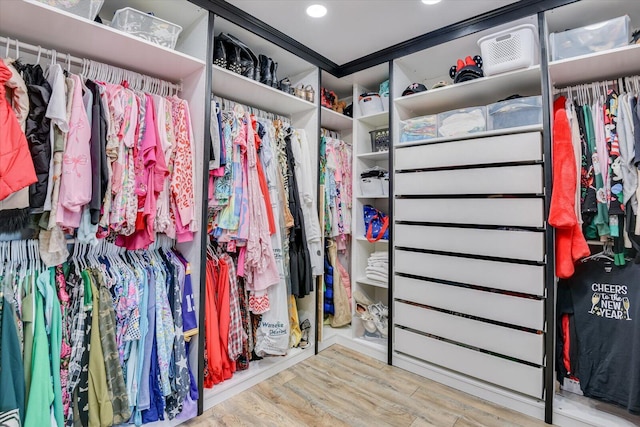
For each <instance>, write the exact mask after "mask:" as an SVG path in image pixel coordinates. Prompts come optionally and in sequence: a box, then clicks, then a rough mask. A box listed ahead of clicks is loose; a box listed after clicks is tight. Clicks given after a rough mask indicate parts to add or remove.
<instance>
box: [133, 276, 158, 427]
mask: <svg viewBox="0 0 640 427" xmlns="http://www.w3.org/2000/svg"><path fill="white" fill-rule="evenodd" d="M144 276H145V280H143V281H142V283H141V284H140V341H138V360H137V362H138V366H137V368H136V375H137V381H136V383H137V384H138V390H137V393H136V401H135V402H130V404H131V405H132V408H131V410H132V412H133V410H134V407H135V408H137V407H139V405H140V399H141V397H143V396H142V393H143V392H142V390H143V388H145V385H146V386H147V398H148V396H149V394H148V392H149V389H148V384H149V382H148V381H146V379H147V378H148V376H149V374H148V373H147V375H146V376H145V375H144V373H143V371H144V365H145V364H147V365H149V364H150V362H151V360H150V359H149V358H148V357H145V356H147V355H150V354H151V351H149V352H148V353H147V352H146V346H145V344H146V341H147V339H146V338H147V334H148V331H149V317H148V316H147V315H146V314H147V307H148V305H149V283H151V282H153V275H152V274H150V273H149V270H145V275H144ZM154 319H155V317H154ZM149 350H150V349H149ZM147 372H148V371H147ZM133 421H134V423H135V424H136V425H137V426H139V425H141V424H142V413H141V411H140V410H136V411H135V412H134V417H133Z"/></svg>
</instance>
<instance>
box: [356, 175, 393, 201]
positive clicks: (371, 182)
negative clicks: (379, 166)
mask: <svg viewBox="0 0 640 427" xmlns="http://www.w3.org/2000/svg"><path fill="white" fill-rule="evenodd" d="M388 182H389V181H387V186H388ZM360 192H361V193H362V196H363V197H378V196H382V195H384V193H383V190H382V177H368V178H360ZM387 193H388V190H387Z"/></svg>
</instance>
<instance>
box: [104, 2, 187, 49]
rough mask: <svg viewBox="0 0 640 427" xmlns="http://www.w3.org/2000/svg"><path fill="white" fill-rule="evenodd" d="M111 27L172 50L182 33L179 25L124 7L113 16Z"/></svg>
mask: <svg viewBox="0 0 640 427" xmlns="http://www.w3.org/2000/svg"><path fill="white" fill-rule="evenodd" d="M111 26H112V27H113V28H117V29H118V30H122V31H124V32H126V33H129V34H132V35H134V36H136V37H140V38H141V39H144V40H147V41H150V42H152V43H155V44H159V45H160V46H164V47H168V48H170V49H173V48H175V47H176V42H177V41H178V36H179V35H180V32H181V31H182V27H181V26H180V25H176V24H173V23H171V22H169V21H165V20H164V19H160V18H156V17H155V16H152V15H149V14H146V13H143V12H140V11H139V10H135V9H132V8H130V7H125V8H124V9H119V10H117V11H116V13H115V14H114V15H113V21H111Z"/></svg>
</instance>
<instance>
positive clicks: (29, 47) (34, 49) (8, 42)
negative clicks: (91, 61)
mask: <svg viewBox="0 0 640 427" xmlns="http://www.w3.org/2000/svg"><path fill="white" fill-rule="evenodd" d="M0 45H4V46H6V49H7V50H9V49H10V48H11V46H12V45H13V46H15V49H16V51H18V50H19V49H24V50H26V51H29V52H31V53H36V54H38V55H40V54H43V53H44V54H45V55H48V56H49V57H51V56H52V55H53V49H45V48H43V47H42V46H36V45H33V44H29V43H25V42H21V41H20V40H17V39H11V38H9V37H3V36H0ZM56 55H57V56H58V57H61V58H62V59H63V60H65V61H69V62H71V63H73V64H75V65H82V58H78V57H77V56H72V55H70V54H68V53H60V52H56ZM5 56H8V55H6V54H5ZM16 56H17V55H16Z"/></svg>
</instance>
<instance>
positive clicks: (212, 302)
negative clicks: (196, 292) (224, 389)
mask: <svg viewBox="0 0 640 427" xmlns="http://www.w3.org/2000/svg"><path fill="white" fill-rule="evenodd" d="M217 276H218V275H217V272H216V266H215V261H214V260H212V259H207V279H206V289H205V309H204V310H205V311H204V337H205V341H206V352H207V363H208V370H207V372H206V375H205V377H204V387H205V388H213V386H214V385H215V384H218V383H220V382H221V381H222V379H221V378H222V360H221V359H220V336H219V333H220V332H219V331H220V328H219V324H218V309H217V308H216V280H217Z"/></svg>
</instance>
